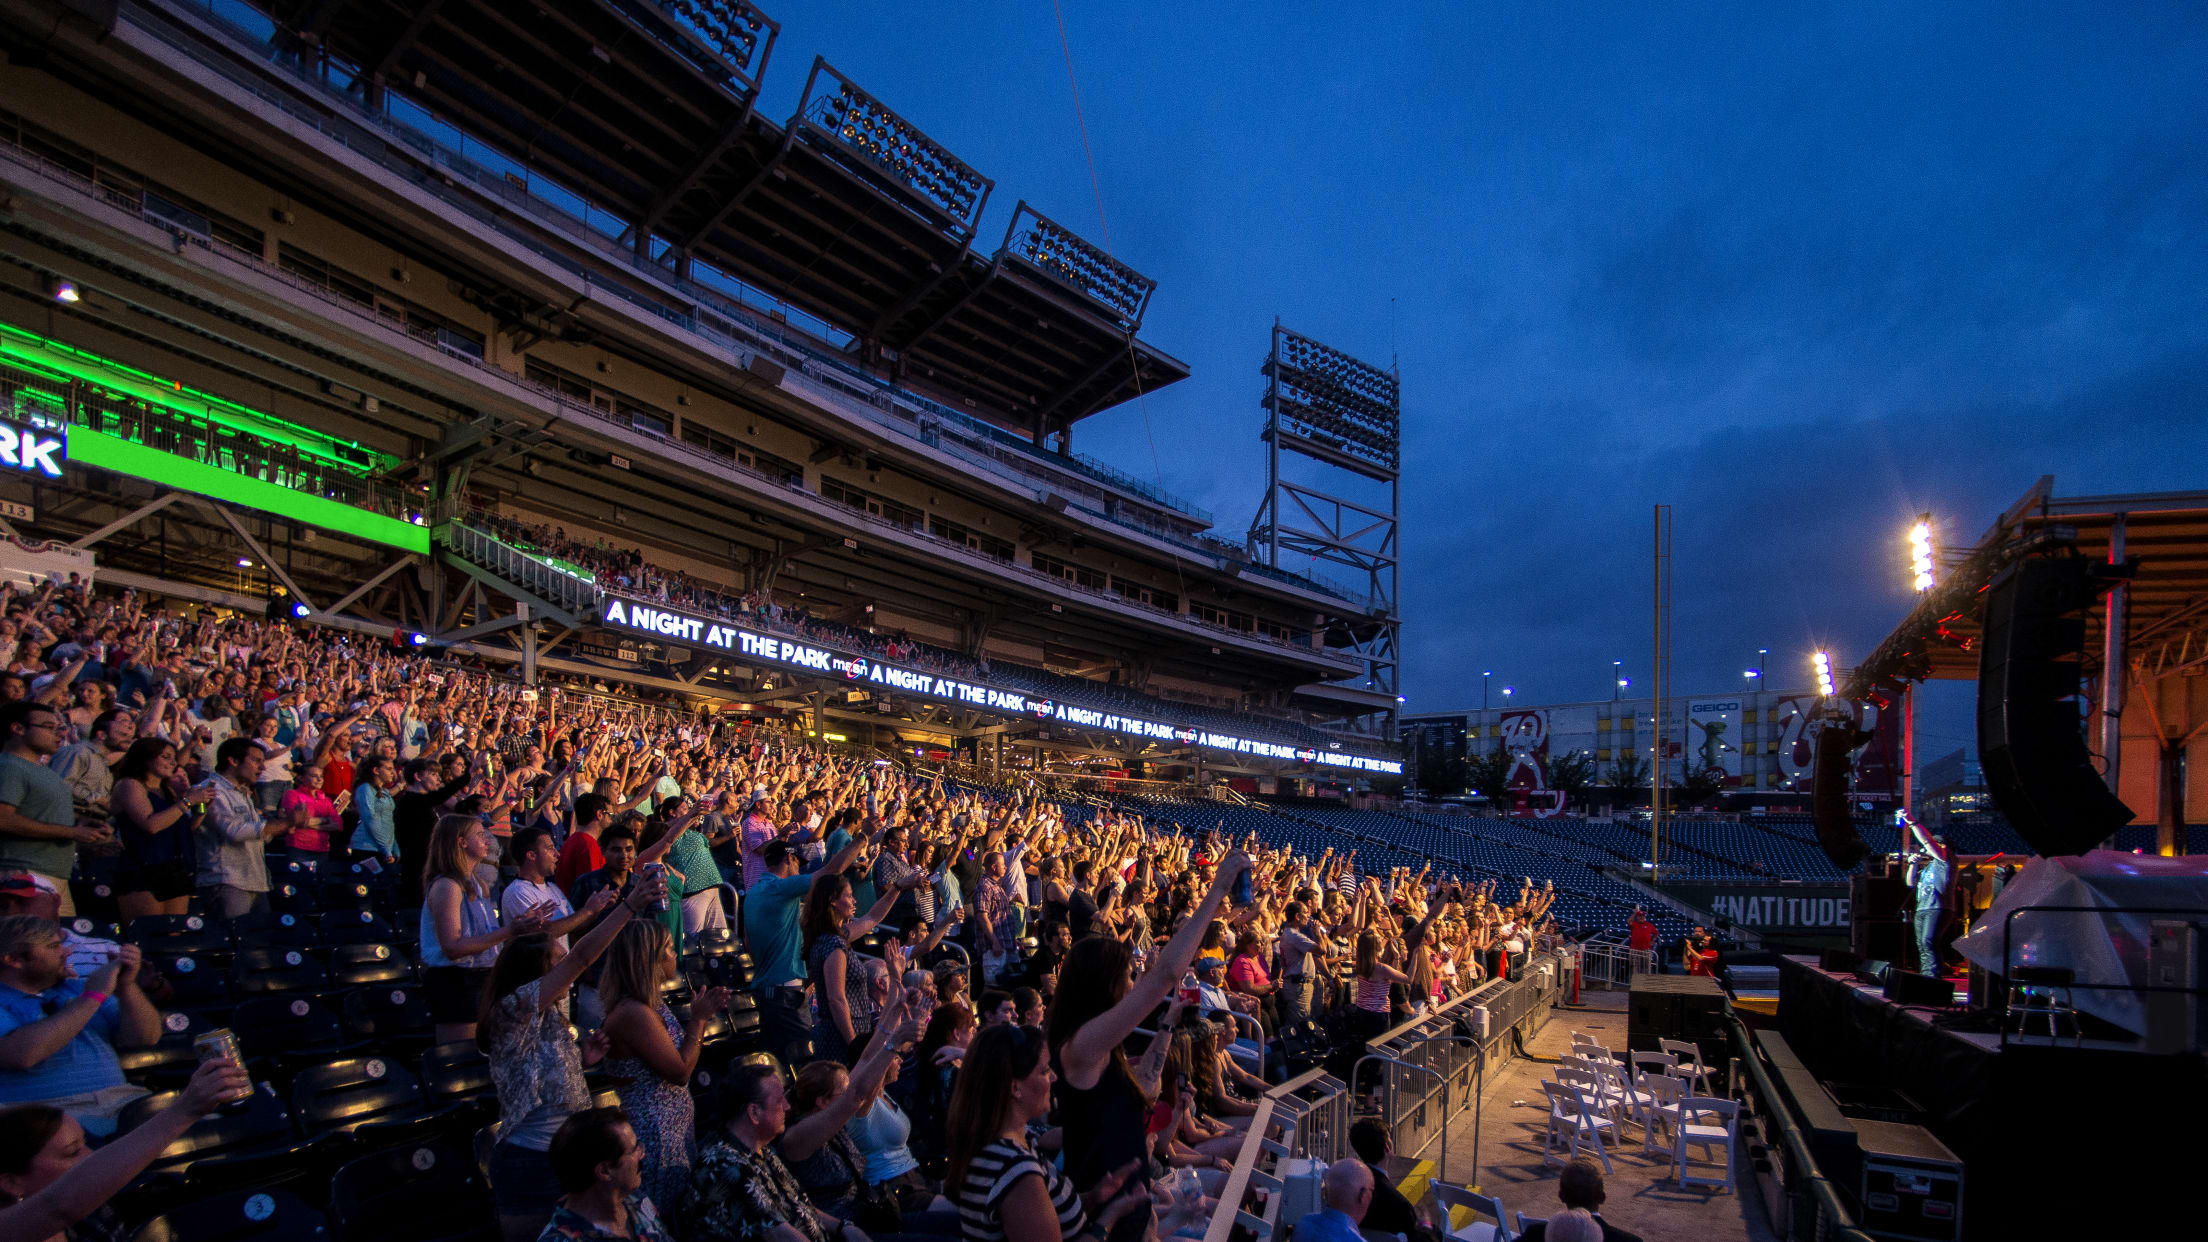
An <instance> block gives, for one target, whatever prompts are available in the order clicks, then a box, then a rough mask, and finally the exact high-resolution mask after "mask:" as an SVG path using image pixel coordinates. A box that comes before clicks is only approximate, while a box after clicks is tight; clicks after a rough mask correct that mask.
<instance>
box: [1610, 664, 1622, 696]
mask: <svg viewBox="0 0 2208 1242" xmlns="http://www.w3.org/2000/svg"><path fill="white" fill-rule="evenodd" d="M1610 680H1611V682H1612V685H1611V687H1610V701H1611V702H1613V703H1615V702H1617V701H1618V698H1619V696H1621V695H1623V694H1624V693H1625V661H1623V660H1612V661H1610Z"/></svg>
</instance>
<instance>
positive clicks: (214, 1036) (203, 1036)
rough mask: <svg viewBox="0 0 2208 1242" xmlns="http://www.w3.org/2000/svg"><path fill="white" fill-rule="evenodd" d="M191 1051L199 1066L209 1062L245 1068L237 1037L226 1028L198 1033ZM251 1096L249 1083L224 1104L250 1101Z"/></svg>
mask: <svg viewBox="0 0 2208 1242" xmlns="http://www.w3.org/2000/svg"><path fill="white" fill-rule="evenodd" d="M192 1051H193V1052H195V1053H197V1054H198V1055H199V1059H200V1063H201V1064H205V1063H206V1062H209V1061H231V1062H235V1063H236V1064H237V1066H238V1068H240V1069H243V1068H245V1048H244V1046H243V1045H241V1044H239V1043H238V1037H237V1035H236V1034H235V1033H234V1032H232V1031H231V1030H230V1028H228V1027H224V1026H218V1027H216V1028H214V1029H213V1030H211V1031H202V1032H200V1034H199V1036H198V1038H196V1039H194V1040H192ZM252 1096H253V1084H251V1083H250V1082H249V1083H247V1084H246V1085H245V1088H244V1089H243V1090H242V1091H240V1092H239V1093H238V1094H237V1095H234V1096H231V1097H230V1099H229V1100H227V1101H225V1102H226V1103H231V1104H235V1103H237V1102H238V1101H239V1100H246V1099H251V1098H252Z"/></svg>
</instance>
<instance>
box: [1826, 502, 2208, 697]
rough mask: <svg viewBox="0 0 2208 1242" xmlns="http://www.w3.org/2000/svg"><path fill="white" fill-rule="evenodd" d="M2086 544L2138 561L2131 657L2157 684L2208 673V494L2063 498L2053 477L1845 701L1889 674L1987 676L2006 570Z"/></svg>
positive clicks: (1943, 585) (1913, 614)
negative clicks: (1983, 650)
mask: <svg viewBox="0 0 2208 1242" xmlns="http://www.w3.org/2000/svg"><path fill="white" fill-rule="evenodd" d="M2068 549H2075V554H2076V555H2079V556H2083V557H2086V558H2087V559H2089V560H2093V561H2096V562H2108V563H2115V562H2122V561H2124V560H2127V559H2130V558H2134V557H2136V558H2137V559H2138V568H2137V571H2136V573H2135V574H2134V576H2133V577H2132V578H2131V579H2130V581H2129V582H2128V583H2126V584H2125V586H2124V587H2123V590H2124V595H2125V600H2124V613H2125V617H2126V624H2125V633H2124V635H2123V637H2124V649H2125V652H2126V658H2127V660H2128V662H2129V663H2130V664H2131V666H2132V667H2133V669H2135V670H2136V671H2137V672H2138V674H2139V676H2140V677H2141V678H2142V679H2144V680H2147V681H2153V680H2157V679H2159V678H2162V677H2166V676H2170V675H2173V674H2178V673H2183V672H2187V671H2190V670H2194V669H2199V668H2201V667H2204V666H2208V492H2154V493H2143V494H2135V495H2129V496H2078V497H2057V496H2055V495H2054V476H2052V475H2048V476H2045V477H2042V478H2041V479H2040V480H2039V481H2038V482H2037V483H2035V484H2033V486H2032V488H2031V489H2030V490H2029V491H2027V492H2026V493H2025V494H2024V495H2023V497H2021V498H2020V499H2019V500H2018V501H2017V502H2016V503H2015V504H2013V505H2011V506H2009V508H2008V509H2007V510H2005V511H2004V512H2003V513H2002V514H2001V516H2000V517H1999V518H1997V519H1995V521H1994V523H1993V525H1992V526H1991V527H1990V528H1989V529H1988V530H1987V531H1986V533H1985V534H1984V535H1982V536H1981V537H1980V538H1979V539H1978V541H1977V542H1976V543H1974V544H1972V545H1971V546H1970V547H1969V548H1967V549H1952V550H1951V556H1952V557H1956V558H1959V563H1957V564H1955V565H1953V566H1952V567H1951V568H1949V569H1948V570H1947V572H1946V574H1945V577H1944V578H1943V580H1942V581H1940V582H1939V583H1938V584H1937V585H1936V586H1935V587H1934V588H1933V589H1932V590H1930V591H1928V592H1926V593H1925V595H1924V596H1923V597H1921V598H1920V599H1919V600H1918V602H1917V605H1916V607H1914V608H1912V609H1911V610H1910V612H1909V614H1908V615H1907V616H1906V617H1904V618H1903V619H1902V621H1901V623H1900V624H1899V625H1897V626H1896V627H1895V628H1894V630H1893V632H1892V633H1890V634H1889V635H1887V637H1886V638H1885V639H1884V640H1883V641H1882V642H1880V643H1879V644H1878V646H1877V647H1875V648H1873V649H1872V651H1871V653H1870V655H1869V656H1868V657H1866V658H1865V659H1864V660H1863V661H1862V662H1861V663H1859V664H1858V665H1857V666H1856V668H1855V670H1854V671H1853V672H1852V673H1851V674H1850V676H1849V678H1848V681H1847V684H1846V686H1844V687H1843V691H1842V692H1843V694H1845V695H1847V696H1849V697H1860V696H1862V695H1864V694H1867V693H1869V692H1870V691H1871V690H1872V688H1873V687H1874V686H1875V685H1876V684H1877V682H1878V681H1879V680H1880V679H1881V678H1886V677H1893V676H1905V675H1906V674H1908V673H1910V672H1912V671H1913V672H1916V673H1917V674H1918V675H1917V676H1915V677H1909V678H1908V679H1909V680H1923V679H1925V678H1927V677H1929V678H1932V679H1963V678H1974V677H1976V676H1977V675H1978V643H1979V639H1980V638H1981V636H1982V635H1983V633H1984V621H1985V606H1984V596H1985V591H1986V586H1987V584H1988V583H1989V582H1990V581H1991V580H1992V578H1993V576H1994V574H1996V573H1998V572H1999V571H2000V570H2001V568H2002V567H2003V566H2005V565H2007V564H2009V563H2010V562H2012V561H2014V560H2016V559H2018V558H2020V557H2024V556H2029V555H2038V554H2046V553H2051V552H2062V553H2064V554H2069V553H2068V551H2067V550H2068ZM2106 623H2107V613H2106V610H2105V609H2088V610H2087V612H2086V639H2085V646H2084V666H2085V668H2086V669H2087V670H2088V671H2089V672H2090V673H2095V674H2097V672H2098V670H2099V668H2100V666H2101V662H2102V656H2101V653H2102V651H2103V650H2104V630H2105V627H2106Z"/></svg>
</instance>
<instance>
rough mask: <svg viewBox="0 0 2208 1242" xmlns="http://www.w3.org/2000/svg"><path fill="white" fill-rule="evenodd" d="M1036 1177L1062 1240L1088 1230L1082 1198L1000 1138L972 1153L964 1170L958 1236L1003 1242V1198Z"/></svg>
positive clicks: (1050, 1170) (1046, 1166)
mask: <svg viewBox="0 0 2208 1242" xmlns="http://www.w3.org/2000/svg"><path fill="white" fill-rule="evenodd" d="M1025 1177H1040V1178H1042V1179H1043V1189H1044V1190H1045V1191H1047V1192H1048V1193H1049V1195H1050V1206H1051V1207H1053V1208H1055V1209H1057V1212H1058V1231H1059V1236H1060V1237H1066V1238H1070V1237H1072V1236H1073V1235H1075V1234H1077V1233H1080V1232H1081V1231H1082V1230H1083V1229H1086V1228H1088V1223H1089V1222H1088V1215H1087V1213H1085V1212H1083V1211H1082V1210H1081V1196H1080V1194H1079V1193H1077V1192H1076V1191H1075V1190H1074V1188H1073V1183H1072V1182H1069V1181H1067V1180H1066V1179H1065V1177H1064V1175H1062V1174H1060V1173H1059V1172H1058V1170H1057V1169H1056V1168H1055V1167H1053V1166H1052V1165H1050V1164H1047V1163H1045V1162H1044V1161H1042V1160H1040V1159H1037V1158H1036V1155H1035V1153H1034V1152H1032V1151H1029V1150H1028V1149H1027V1148H1025V1147H1022V1146H1020V1145H1018V1144H1015V1143H1013V1142H1011V1141H1010V1140H1008V1139H1004V1138H999V1139H998V1140H997V1141H996V1142H994V1143H991V1144H989V1145H988V1146H987V1147H984V1148H982V1149H981V1150H980V1151H978V1152H975V1153H974V1158H973V1161H972V1163H970V1164H968V1165H967V1166H966V1180H965V1181H964V1182H961V1183H960V1184H959V1187H958V1224H959V1234H960V1236H961V1237H963V1238H965V1239H966V1242H1004V1197H1005V1196H1006V1195H1008V1194H1010V1193H1012V1187H1013V1186H1015V1185H1017V1184H1018V1183H1019V1181H1020V1179H1021V1178H1025Z"/></svg>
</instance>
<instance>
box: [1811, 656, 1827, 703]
mask: <svg viewBox="0 0 2208 1242" xmlns="http://www.w3.org/2000/svg"><path fill="white" fill-rule="evenodd" d="M1809 662H1810V664H1812V665H1813V666H1815V668H1816V669H1817V693H1818V695H1819V696H1820V697H1822V698H1827V699H1829V698H1831V697H1832V695H1833V689H1832V655H1831V653H1829V652H1824V651H1820V652H1817V653H1816V654H1814V655H1812V656H1810V657H1809Z"/></svg>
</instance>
